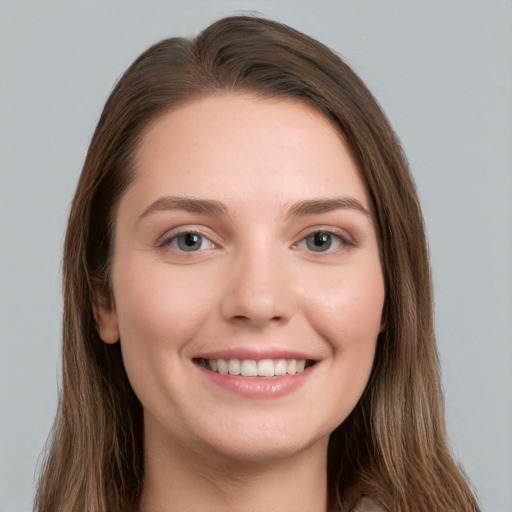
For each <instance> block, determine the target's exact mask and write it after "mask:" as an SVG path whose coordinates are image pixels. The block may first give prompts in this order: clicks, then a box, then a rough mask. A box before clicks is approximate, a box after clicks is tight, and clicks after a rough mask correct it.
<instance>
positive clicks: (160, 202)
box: [139, 196, 228, 219]
mask: <svg viewBox="0 0 512 512" xmlns="http://www.w3.org/2000/svg"><path fill="white" fill-rule="evenodd" d="M165 210H183V211H186V212H192V213H204V214H205V215H215V216H219V217H225V216H226V215H227V213H228V211H227V208H226V207H225V206H224V205H223V204H222V203H221V202H220V201H215V200H212V199H196V198H193V197H170V196H165V197H160V198H159V199H157V200H156V201H154V202H153V203H151V204H150V205H149V206H148V207H147V208H146V209H145V210H144V211H143V212H142V213H141V214H140V216H139V219H142V218H144V217H147V216H148V215H151V214H152V213H155V212H159V211H165Z"/></svg>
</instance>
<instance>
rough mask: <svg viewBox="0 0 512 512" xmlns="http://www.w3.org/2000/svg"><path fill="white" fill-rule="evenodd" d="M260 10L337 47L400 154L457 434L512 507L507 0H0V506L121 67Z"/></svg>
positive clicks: (461, 450)
mask: <svg viewBox="0 0 512 512" xmlns="http://www.w3.org/2000/svg"><path fill="white" fill-rule="evenodd" d="M240 12H245V13H246V12H255V13H259V14H262V15H265V16H267V17H270V18H274V19H277V20H278V21H281V22H284V23H287V24H289V25H291V26H293V27H295V28H297V29H299V30H301V31H303V32H306V33H307V34H309V35H312V36H313V37H315V38H317V39H319V40H320V41H322V42H324V43H325V44H327V45H328V46H329V47H331V48H333V49H335V50H336V51H337V52H338V53H340V54H341V55H342V56H343V57H344V58H345V59H346V60H347V61H348V62H349V64H350V65H352V66H353V68H354V69H355V71H356V72H357V73H358V74H359V75H360V76H361V77H362V78H363V80H365V82H366V83H367V85H368V86H369V88H370V89H371V90H372V92H373V93H374V94H375V96H376V97H377V98H378V99H379V101H380V102H381V104H382V106H383V108H384V110H385V111H386V113H387V115H388V116H389V118H390V120H391V122H392V124H393V126H394V128H395V129H396V131H397V133H398V135H399V137H400V139H401V141H402V143H403V145H404V148H405V151H406V153H407V155H408V157H409V161H410V164H411V168H412V172H413V175H414V177H415V180H416V183H417V186H418V190H419V194H420V198H421V201H422V204H423V208H424V215H425V221H426V225H427V230H428V235H429V240H430V251H431V258H432V270H433V277H434V285H435V300H436V332H437V337H438V343H439V350H440V355H441V363H442V377H443V387H444V391H445V397H446V410H447V422H448V428H449V434H450V438H451V442H452V446H453V450H454V452H455V454H456V456H457V457H458V459H459V460H460V461H461V463H462V464H463V466H464V467H465V469H466V471H467V473H468V475H469V477H470V479H471V481H472V482H473V484H474V486H475V488H476V491H477V493H478V496H479V498H480V501H481V504H482V508H483V510H484V511H485V512H510V510H511V507H512V370H511V367H512V199H511V197H512V2H511V1H509V0H430V1H428V2H427V1H421V0H417V1H415V0H365V1H356V0H352V1H351V0H316V1H300V0H272V1H271V0H267V1H265V0H259V1H258V0H253V1H251V0H238V1H231V0H219V1H209V0H187V1H178V0H175V1H171V0H167V1H166V0H160V1H144V2H142V1H139V2H137V1H134V0H116V1H105V0H87V1H82V2H78V1H75V2H68V1H64V0H62V1H58V0H46V1H41V0H12V1H10V0H0V315H1V316H0V350H1V354H0V355H1V360H0V405H1V413H0V414H1V417H0V511H1V512H17V511H28V510H30V509H31V502H32V496H33V492H34V480H35V475H36V466H37V461H38V457H39V454H40V452H41V450H42V448H43V445H44V442H45V439H46V437H47V434H48V431H49V429H50V427H51V424H52V421H53V417H54V414H55V408H56V403H57V387H58V382H59V373H60V361H59V345H60V315H61V298H60V264H61V246H62V239H63V231H64V228H65V222H66V217H67V213H68V208H69V203H70V200H71V198H72V195H73V191H74V187H75V185H76V182H77V178H78V175H79V172H80V169H81V165H82V162H83V159H84V155H85V152H86V149H87V145H88V143H89V140H90V137H91V134H92V131H93V129H94V126H95V124H96V122H97V119H98V117H99V114H100V111H101V109H102V107H103V104H104V102H105V100H106V98H107V96H108V94H109V92H110V90H111V88H112V86H113V84H114V83H115V81H116V79H117V78H118V77H119V76H120V74H121V73H122V72H123V71H124V69H125V68H126V67H127V66H128V65H129V64H130V62H131V61H132V60H133V59H134V58H135V57H136V56H137V55H138V54H139V53H141V52H142V51H143V50H145V49H146V48H147V47H148V46H149V45H151V44H153V43H155V42H156V41H158V40H160V39H163V38H166V37H169V36H174V35H182V36H191V35H195V34H196V33H197V32H198V31H199V30H200V29H201V28H202V27H204V26H205V25H207V24H208V23H210V22H211V21H213V20H215V19H218V18H220V17H222V16H224V15H228V14H234V13H240Z"/></svg>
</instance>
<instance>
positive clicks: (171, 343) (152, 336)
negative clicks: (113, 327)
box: [113, 261, 214, 387]
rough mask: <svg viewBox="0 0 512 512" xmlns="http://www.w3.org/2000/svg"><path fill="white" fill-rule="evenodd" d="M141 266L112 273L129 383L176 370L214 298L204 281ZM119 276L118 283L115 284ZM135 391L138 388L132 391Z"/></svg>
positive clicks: (129, 265) (127, 265)
mask: <svg viewBox="0 0 512 512" xmlns="http://www.w3.org/2000/svg"><path fill="white" fill-rule="evenodd" d="M186 275H187V271H186V270H185V271H180V272H179V273H177V272H175V271H174V272H173V271H172V269H171V267H170V266H167V265H145V264H144V263H143V262H140V261H131V262H125V263H124V264H119V266H118V268H117V269H114V272H113V281H114V295H115V297H116V314H117V318H118V322H119V331H120V340H121V347H122V351H123V359H124V362H125V366H126V369H127V371H128V374H129V375H130V378H132V377H133V378H135V377H136V375H139V374H140V376H141V377H142V374H143V373H144V372H147V373H149V374H155V375H156V374H157V373H158V368H165V367H169V365H172V364H173V363H174V362H175V361H176V359H177V358H178V357H179V356H180V352H181V350H182V348H183V347H184V346H185V345H186V344H187V342H188V341H189V340H190V339H192V338H193V337H194V335H196V334H197V331H198V329H200V326H201V325H203V324H204V323H205V319H206V318H207V317H208V315H210V313H211V309H212V307H213V302H214V300H213V297H211V296H209V295H208V294H206V293H205V288H206V290H208V289H209V288H211V287H205V285H204V284H205V281H204V279H201V276H196V277H192V276H188V277H186ZM116 276H119V279H116ZM134 387H135V385H134Z"/></svg>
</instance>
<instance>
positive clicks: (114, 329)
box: [93, 294, 119, 344]
mask: <svg viewBox="0 0 512 512" xmlns="http://www.w3.org/2000/svg"><path fill="white" fill-rule="evenodd" d="M99 295H100V294H98V296H97V297H96V300H95V301H94V305H93V309H94V320H96V329H97V330H98V334H99V335H100V338H101V339H102V340H103V341H104V342H105V343H109V344H114V343H117V342H118V341H119V324H118V322H117V313H116V310H115V307H114V305H113V303H112V302H113V301H111V300H107V299H106V298H105V297H102V296H99Z"/></svg>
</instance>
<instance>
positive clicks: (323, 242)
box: [308, 233, 332, 252]
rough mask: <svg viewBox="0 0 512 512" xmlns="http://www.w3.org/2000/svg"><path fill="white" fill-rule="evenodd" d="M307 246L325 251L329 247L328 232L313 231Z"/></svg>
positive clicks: (329, 236)
mask: <svg viewBox="0 0 512 512" xmlns="http://www.w3.org/2000/svg"><path fill="white" fill-rule="evenodd" d="M308 242H309V243H308V246H309V248H310V249H311V250H313V251H317V252H318V251H326V250H327V249H329V248H330V247H331V244H332V239H331V235H330V234H329V233H315V234H314V235H313V236H312V237H311V238H309V239H308Z"/></svg>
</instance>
